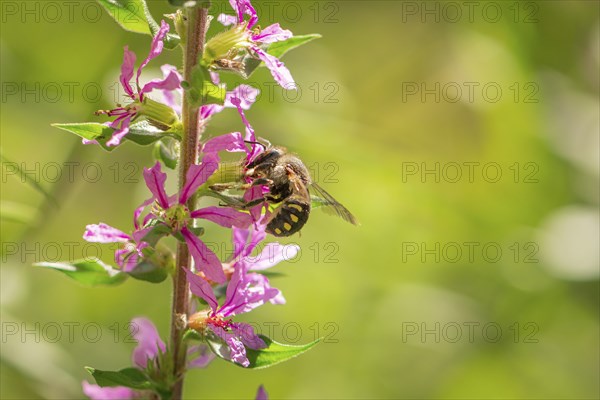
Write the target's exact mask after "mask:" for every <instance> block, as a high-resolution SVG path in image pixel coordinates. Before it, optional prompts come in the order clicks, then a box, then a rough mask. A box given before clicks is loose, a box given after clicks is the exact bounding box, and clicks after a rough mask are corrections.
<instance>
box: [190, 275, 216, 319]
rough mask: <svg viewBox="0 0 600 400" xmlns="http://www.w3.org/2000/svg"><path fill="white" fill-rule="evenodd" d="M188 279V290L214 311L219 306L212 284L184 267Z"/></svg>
mask: <svg viewBox="0 0 600 400" xmlns="http://www.w3.org/2000/svg"><path fill="white" fill-rule="evenodd" d="M185 273H186V275H187V278H188V281H189V282H190V290H191V291H192V293H193V294H194V295H195V296H198V297H200V298H202V299H204V301H206V302H207V303H208V305H209V306H210V308H211V309H212V310H213V311H216V310H217V308H218V307H219V303H217V298H216V297H215V294H214V292H213V290H212V286H210V284H209V283H208V282H206V280H205V279H204V278H202V277H201V276H198V275H196V274H195V273H193V272H192V271H191V270H189V269H187V268H185Z"/></svg>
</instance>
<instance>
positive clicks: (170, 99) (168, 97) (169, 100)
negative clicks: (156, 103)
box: [160, 64, 183, 115]
mask: <svg viewBox="0 0 600 400" xmlns="http://www.w3.org/2000/svg"><path fill="white" fill-rule="evenodd" d="M160 69H161V71H162V73H163V77H165V78H167V77H168V76H169V74H171V73H174V74H176V75H177V77H178V78H179V88H177V89H175V90H164V89H163V90H162V95H163V99H164V102H165V104H166V105H168V106H169V107H171V108H172V109H173V110H175V112H176V113H177V114H179V115H181V102H182V100H181V96H182V95H183V89H182V88H181V81H183V76H181V74H180V73H179V71H177V67H175V66H174V65H169V64H164V65H161V67H160ZM175 94H177V95H178V96H177V97H178V99H176V98H175Z"/></svg>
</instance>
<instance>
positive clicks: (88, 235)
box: [83, 222, 131, 243]
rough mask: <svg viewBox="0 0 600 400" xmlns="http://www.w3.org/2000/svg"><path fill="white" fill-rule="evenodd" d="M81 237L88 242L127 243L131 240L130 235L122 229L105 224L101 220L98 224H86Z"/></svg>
mask: <svg viewBox="0 0 600 400" xmlns="http://www.w3.org/2000/svg"><path fill="white" fill-rule="evenodd" d="M83 238H84V239H85V240H86V241H88V242H97V243H127V242H128V241H129V240H131V236H129V235H128V234H126V233H125V232H123V231H120V230H118V229H117V228H113V227H112V226H110V225H106V224H105V223H103V222H100V223H99V224H97V225H96V224H92V225H87V226H86V227H85V232H84V234H83Z"/></svg>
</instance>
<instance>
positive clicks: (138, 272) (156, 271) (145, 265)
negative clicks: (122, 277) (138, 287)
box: [127, 260, 169, 283]
mask: <svg viewBox="0 0 600 400" xmlns="http://www.w3.org/2000/svg"><path fill="white" fill-rule="evenodd" d="M127 274H129V276H131V277H132V278H134V279H137V280H140V281H146V282H152V283H160V282H162V281H164V280H165V279H167V276H169V273H168V272H167V269H166V268H165V267H161V266H159V265H156V264H154V263H153V262H151V261H150V260H143V261H142V262H140V263H139V264H137V265H136V266H135V267H134V268H133V270H131V271H129V272H128V273H127Z"/></svg>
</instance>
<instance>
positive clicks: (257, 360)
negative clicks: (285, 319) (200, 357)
mask: <svg viewBox="0 0 600 400" xmlns="http://www.w3.org/2000/svg"><path fill="white" fill-rule="evenodd" d="M259 336H260V338H261V339H262V340H264V342H265V344H266V345H267V347H266V348H264V349H261V350H253V349H249V348H246V356H247V357H248V360H249V361H250V365H249V366H248V367H246V368H251V369H261V368H267V367H271V366H273V365H275V364H279V363H282V362H284V361H287V360H290V359H292V358H294V357H298V356H299V355H300V354H302V353H305V352H306V351H308V350H310V349H311V348H312V347H314V346H315V345H316V344H317V343H319V342H320V341H321V339H320V338H319V339H317V340H315V341H314V342H310V343H308V344H304V345H300V346H295V345H290V344H282V343H277V342H275V341H273V340H271V339H269V338H268V337H266V336H264V335H259ZM208 344H209V347H210V349H211V350H212V351H213V353H215V354H216V355H217V356H218V357H220V358H223V359H224V360H227V358H225V357H224V354H225V353H226V351H227V349H226V345H225V343H224V342H223V341H217V340H208ZM227 361H230V360H227ZM230 362H232V361H230ZM234 364H235V365H237V366H240V367H242V366H241V365H239V364H237V363H234ZM242 368H244V367H242Z"/></svg>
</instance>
